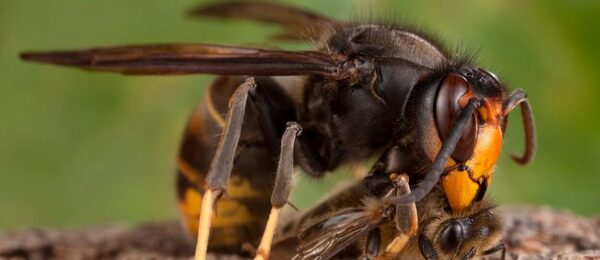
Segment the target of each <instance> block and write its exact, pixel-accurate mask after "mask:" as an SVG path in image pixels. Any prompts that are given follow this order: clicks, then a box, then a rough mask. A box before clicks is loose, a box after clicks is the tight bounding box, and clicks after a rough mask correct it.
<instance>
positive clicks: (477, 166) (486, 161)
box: [441, 101, 502, 211]
mask: <svg viewBox="0 0 600 260" xmlns="http://www.w3.org/2000/svg"><path fill="white" fill-rule="evenodd" d="M485 103H486V104H485V105H484V106H482V107H481V108H479V111H478V112H479V114H478V116H479V118H480V119H482V120H484V121H485V123H484V124H483V126H482V127H479V129H478V134H477V142H476V144H475V148H474V152H473V156H472V157H471V158H470V159H469V160H467V161H466V162H465V163H464V165H466V167H464V168H463V169H460V168H455V169H453V170H451V171H450V172H448V173H447V174H445V175H444V176H442V177H441V184H442V188H443V189H444V194H445V195H446V198H447V200H448V203H449V204H450V207H451V208H452V211H462V210H463V209H465V208H467V207H468V206H470V205H471V204H472V203H473V202H474V200H475V198H476V197H477V196H478V194H479V193H480V192H483V191H480V189H482V187H483V188H484V189H485V187H487V186H489V184H490V182H491V180H492V174H493V171H494V167H495V165H496V161H497V160H498V156H499V155H500V150H501V148H502V127H501V124H500V122H501V118H500V113H499V112H500V111H501V107H500V105H497V106H495V105H492V104H493V103H491V102H487V101H486V102H485ZM453 166H456V162H455V161H454V160H453V159H450V160H448V163H447V167H453Z"/></svg>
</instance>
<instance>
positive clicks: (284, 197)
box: [254, 122, 302, 260]
mask: <svg viewBox="0 0 600 260" xmlns="http://www.w3.org/2000/svg"><path fill="white" fill-rule="evenodd" d="M301 131H302V128H301V127H300V125H299V124H297V123H295V122H288V124H287V128H286V130H285V132H284V133H283V137H282V138H281V152H280V155H279V164H278V165H277V175H276V177H275V187H274V188H273V194H272V196H271V205H272V206H273V207H272V208H271V214H270V215H269V220H268V221H267V226H266V227H265V230H264V233H263V237H262V240H261V241H260V245H259V246H258V250H257V253H256V257H255V258H254V259H261V260H262V259H268V258H269V254H270V252H271V244H272V242H273V236H274V235H275V228H276V227H277V222H278V220H279V213H280V212H281V208H282V207H283V206H285V204H287V203H288V198H289V196H290V191H291V187H292V174H293V172H294V144H295V142H296V137H297V136H299V135H300V133H301Z"/></svg>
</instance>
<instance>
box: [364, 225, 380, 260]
mask: <svg viewBox="0 0 600 260" xmlns="http://www.w3.org/2000/svg"><path fill="white" fill-rule="evenodd" d="M365 246H366V247H365V257H364V258H365V259H375V258H376V257H377V255H378V254H379V247H380V246H381V231H380V230H379V228H374V229H373V230H371V231H370V232H369V236H368V237H367V243H366V244H365Z"/></svg>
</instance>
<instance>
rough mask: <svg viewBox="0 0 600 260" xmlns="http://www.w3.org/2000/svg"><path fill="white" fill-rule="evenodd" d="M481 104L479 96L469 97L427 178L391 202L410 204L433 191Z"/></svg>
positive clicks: (390, 200) (390, 199)
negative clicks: (409, 191)
mask: <svg viewBox="0 0 600 260" xmlns="http://www.w3.org/2000/svg"><path fill="white" fill-rule="evenodd" d="M480 104H481V100H479V99H477V98H471V99H469V103H468V104H467V105H466V106H465V108H464V109H463V110H462V111H461V112H460V114H459V115H458V117H457V118H456V120H455V121H454V125H453V126H452V129H451V130H450V133H449V134H448V137H447V138H446V141H445V142H444V143H443V144H442V148H441V149H440V152H439V153H438V154H437V156H436V157H435V161H434V162H433V164H432V165H431V169H430V170H429V172H428V173H427V174H426V175H425V179H424V180H423V181H422V182H421V183H420V184H419V186H417V188H416V189H414V190H413V191H412V192H411V193H409V194H406V195H404V196H399V197H392V198H389V199H388V202H389V203H392V204H395V205H398V204H410V203H413V202H415V201H418V200H420V199H422V198H423V197H425V195H427V193H429V191H431V189H433V186H435V184H436V183H437V182H438V180H439V179H440V176H441V175H442V173H443V172H444V166H445V165H446V162H448V159H449V158H450V155H451V154H452V153H453V152H454V148H456V144H457V143H458V141H459V140H460V137H461V136H462V133H463V131H464V129H465V127H466V126H467V123H468V122H469V120H470V119H471V116H472V115H473V112H474V111H475V108H477V107H479V106H480Z"/></svg>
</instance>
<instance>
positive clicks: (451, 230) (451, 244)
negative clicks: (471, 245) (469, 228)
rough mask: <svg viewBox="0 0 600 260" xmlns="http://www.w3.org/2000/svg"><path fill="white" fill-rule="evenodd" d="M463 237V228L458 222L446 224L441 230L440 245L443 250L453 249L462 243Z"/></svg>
mask: <svg viewBox="0 0 600 260" xmlns="http://www.w3.org/2000/svg"><path fill="white" fill-rule="evenodd" d="M464 237H465V230H464V229H463V226H462V224H461V223H460V222H458V221H457V222H453V223H450V224H449V225H447V226H446V227H445V228H444V230H443V231H442V235H441V237H440V245H441V246H442V249H444V250H445V251H455V250H456V249H458V247H459V246H460V245H461V244H462V241H463V240H464Z"/></svg>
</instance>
